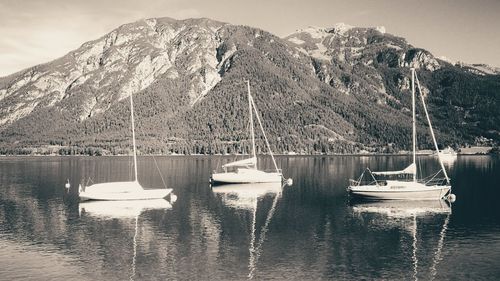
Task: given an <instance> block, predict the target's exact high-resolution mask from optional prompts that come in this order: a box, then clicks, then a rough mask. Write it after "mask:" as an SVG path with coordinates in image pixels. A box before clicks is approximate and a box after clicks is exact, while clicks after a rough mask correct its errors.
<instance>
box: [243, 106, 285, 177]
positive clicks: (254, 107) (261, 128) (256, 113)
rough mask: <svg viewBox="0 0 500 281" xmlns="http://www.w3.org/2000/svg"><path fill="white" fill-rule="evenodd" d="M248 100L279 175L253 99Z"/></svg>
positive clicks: (277, 170)
mask: <svg viewBox="0 0 500 281" xmlns="http://www.w3.org/2000/svg"><path fill="white" fill-rule="evenodd" d="M249 98H250V101H251V102H252V107H253V110H254V112H255V116H256V117H257V121H259V126H260V130H261V131H262V135H263V136H264V140H265V141H266V145H267V149H269V154H270V155H271V159H272V160H273V164H274V168H276V172H278V173H279V169H278V164H276V159H274V155H273V151H272V150H271V145H269V141H268V140H267V136H266V133H265V132H264V127H263V126H262V122H260V117H259V113H258V112H257V107H256V106H255V103H254V100H253V97H252V96H250V97H249Z"/></svg>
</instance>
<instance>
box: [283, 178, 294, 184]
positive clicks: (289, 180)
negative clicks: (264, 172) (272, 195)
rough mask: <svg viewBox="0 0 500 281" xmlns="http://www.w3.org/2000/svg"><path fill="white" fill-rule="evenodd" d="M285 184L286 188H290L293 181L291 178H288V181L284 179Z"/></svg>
mask: <svg viewBox="0 0 500 281" xmlns="http://www.w3.org/2000/svg"><path fill="white" fill-rule="evenodd" d="M285 183H286V185H288V186H292V184H293V179H292V178H288V179H286V180H285Z"/></svg>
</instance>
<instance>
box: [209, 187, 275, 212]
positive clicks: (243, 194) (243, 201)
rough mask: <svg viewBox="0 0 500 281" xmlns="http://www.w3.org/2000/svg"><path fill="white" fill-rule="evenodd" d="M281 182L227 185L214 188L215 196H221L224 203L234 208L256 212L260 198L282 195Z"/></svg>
mask: <svg viewBox="0 0 500 281" xmlns="http://www.w3.org/2000/svg"><path fill="white" fill-rule="evenodd" d="M282 189H283V186H282V185H281V183H280V182H272V183H254V184H225V185H218V186H214V187H212V191H213V192H214V193H215V194H220V195H221V197H222V202H223V203H224V204H225V205H226V206H228V207H232V208H236V209H245V210H254V209H256V207H257V201H258V199H259V198H261V197H264V196H265V195H268V194H271V195H272V194H281V191H282Z"/></svg>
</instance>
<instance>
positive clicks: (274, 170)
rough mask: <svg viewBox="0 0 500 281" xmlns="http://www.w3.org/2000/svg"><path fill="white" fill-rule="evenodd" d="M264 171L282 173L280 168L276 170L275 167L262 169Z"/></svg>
mask: <svg viewBox="0 0 500 281" xmlns="http://www.w3.org/2000/svg"><path fill="white" fill-rule="evenodd" d="M264 172H266V173H280V174H282V170H281V169H278V170H276V169H266V170H264Z"/></svg>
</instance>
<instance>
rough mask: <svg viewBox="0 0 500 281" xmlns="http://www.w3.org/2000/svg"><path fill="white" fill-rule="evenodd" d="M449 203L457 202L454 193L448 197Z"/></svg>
mask: <svg viewBox="0 0 500 281" xmlns="http://www.w3.org/2000/svg"><path fill="white" fill-rule="evenodd" d="M447 199H448V201H450V202H451V203H453V202H455V201H456V200H457V196H456V195H455V194H453V193H450V194H449V195H448V197H447Z"/></svg>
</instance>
